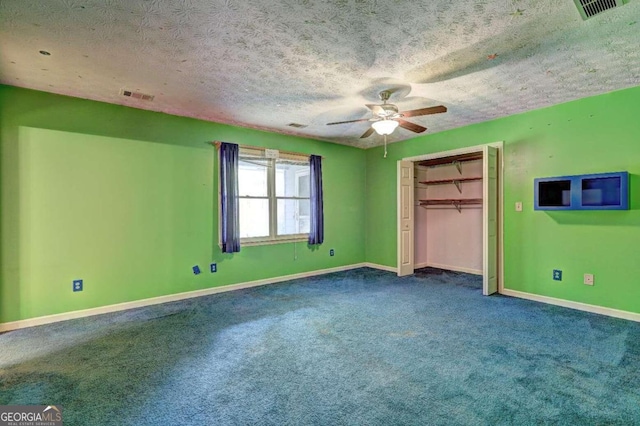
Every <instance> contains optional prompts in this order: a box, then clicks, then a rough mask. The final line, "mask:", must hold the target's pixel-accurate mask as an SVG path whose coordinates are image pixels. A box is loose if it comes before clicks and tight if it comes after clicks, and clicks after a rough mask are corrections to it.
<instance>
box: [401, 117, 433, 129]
mask: <svg viewBox="0 0 640 426" xmlns="http://www.w3.org/2000/svg"><path fill="white" fill-rule="evenodd" d="M396 121H397V122H398V123H399V124H400V127H402V128H403V129H407V130H411V131H412V132H415V133H422V132H424V131H425V130H427V128H426V127H422V126H421V125H419V124H415V123H410V122H408V121H406V120H402V119H399V118H398V119H396Z"/></svg>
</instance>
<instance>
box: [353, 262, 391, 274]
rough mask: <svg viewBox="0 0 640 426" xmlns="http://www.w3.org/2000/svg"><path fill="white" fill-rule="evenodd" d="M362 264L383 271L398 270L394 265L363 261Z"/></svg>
mask: <svg viewBox="0 0 640 426" xmlns="http://www.w3.org/2000/svg"><path fill="white" fill-rule="evenodd" d="M362 266H366V267H368V268H374V269H381V270H383V271H389V272H394V273H397V272H398V268H396V267H395V266H387V265H380V264H378V263H371V262H364V263H363V264H362Z"/></svg>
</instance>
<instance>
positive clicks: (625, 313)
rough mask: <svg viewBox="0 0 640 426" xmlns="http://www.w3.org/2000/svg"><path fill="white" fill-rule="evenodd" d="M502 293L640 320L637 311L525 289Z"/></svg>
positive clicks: (503, 291) (595, 312)
mask: <svg viewBox="0 0 640 426" xmlns="http://www.w3.org/2000/svg"><path fill="white" fill-rule="evenodd" d="M500 294H503V295H505V296H511V297H518V298H520V299H527V300H533V301H536V302H542V303H548V304H550V305H557V306H562V307H565V308H571V309H577V310H579V311H586V312H592V313H594V314H600V315H607V316H610V317H615V318H622V319H626V320H630V321H636V322H640V314H638V313H635V312H628V311H621V310H618V309H612V308H605V307H603V306H597V305H589V304H587V303H581V302H572V301H570V300H564V299H556V298H555V297H548V296H540V295H539V294H533V293H526V292H523V291H517V290H509V289H507V288H504V289H502V291H501V292H500Z"/></svg>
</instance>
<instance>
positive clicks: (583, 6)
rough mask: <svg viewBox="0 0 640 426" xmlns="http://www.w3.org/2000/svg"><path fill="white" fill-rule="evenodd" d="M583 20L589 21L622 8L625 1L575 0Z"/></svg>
mask: <svg viewBox="0 0 640 426" xmlns="http://www.w3.org/2000/svg"><path fill="white" fill-rule="evenodd" d="M573 1H574V2H575V4H576V7H577V8H578V12H580V16H582V19H589V18H591V17H592V16H595V15H597V14H599V13H602V12H604V11H605V10H609V9H613V8H616V7H620V6H622V5H623V4H624V3H625V2H624V0H573Z"/></svg>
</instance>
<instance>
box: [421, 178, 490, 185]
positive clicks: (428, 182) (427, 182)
mask: <svg viewBox="0 0 640 426" xmlns="http://www.w3.org/2000/svg"><path fill="white" fill-rule="evenodd" d="M475 180H482V177H481V176H478V177H468V178H458V179H442V180H421V181H420V182H419V183H421V184H424V185H444V184H447V183H453V184H455V183H456V182H472V181H475Z"/></svg>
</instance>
